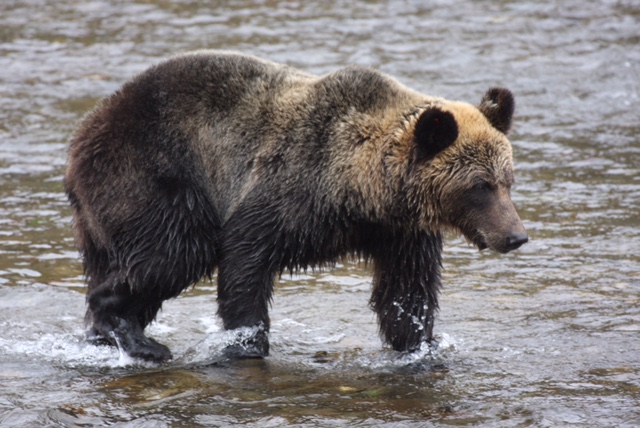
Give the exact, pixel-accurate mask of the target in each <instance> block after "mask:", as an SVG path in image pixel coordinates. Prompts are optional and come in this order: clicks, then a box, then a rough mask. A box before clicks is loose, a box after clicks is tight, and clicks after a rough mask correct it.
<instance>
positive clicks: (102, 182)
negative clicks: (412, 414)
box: [64, 51, 528, 361]
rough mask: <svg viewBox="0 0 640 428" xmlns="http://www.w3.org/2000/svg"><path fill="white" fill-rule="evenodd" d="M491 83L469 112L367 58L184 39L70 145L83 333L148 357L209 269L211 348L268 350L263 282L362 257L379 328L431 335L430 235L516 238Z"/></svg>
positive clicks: (505, 111) (164, 352) (405, 337)
mask: <svg viewBox="0 0 640 428" xmlns="http://www.w3.org/2000/svg"><path fill="white" fill-rule="evenodd" d="M513 110H514V100H513V96H512V94H511V93H510V92H509V91H508V90H507V89H502V88H493V89H490V90H489V91H488V92H487V93H486V94H485V96H484V98H483V99H482V101H481V102H480V104H479V106H478V107H474V106H472V105H470V104H467V103H462V102H453V101H448V100H445V99H442V98H436V97H431V96H425V95H422V94H420V93H418V92H415V91H413V90H411V89H409V88H407V87H405V86H403V85H402V84H400V83H399V82H397V81H396V80H395V79H393V78H392V77H390V76H387V75H385V74H383V73H381V72H378V71H376V70H373V69H369V68H362V67H348V68H345V69H342V70H339V71H336V72H334V73H330V74H327V75H325V76H320V77H318V76H314V75H311V74H307V73H304V72H301V71H298V70H296V69H294V68H291V67H288V66H286V65H281V64H276V63H273V62H269V61H266V60H262V59H259V58H256V57H253V56H248V55H243V54H238V53H232V52H219V51H199V52H194V53H189V54H185V55H181V56H177V57H174V58H171V59H169V60H167V61H165V62H162V63H160V64H158V65H156V66H153V67H151V68H150V69H148V70H147V71H145V72H143V73H142V74H140V75H138V76H136V77H135V78H133V79H132V80H131V81H129V82H128V83H126V84H125V85H124V86H123V87H122V88H121V89H120V90H118V91H117V92H116V93H115V94H113V95H111V96H109V97H107V98H106V99H104V100H103V101H102V102H101V103H100V104H99V105H98V106H97V107H96V108H95V109H94V110H93V111H91V112H90V113H89V114H88V115H87V116H86V117H85V118H84V119H83V121H82V123H81V124H80V126H79V129H78V130H77V132H76V133H75V135H74V136H73V137H72V139H71V143H70V148H69V154H68V168H67V171H66V175H65V178H64V185H65V189H66V192H67V195H68V197H69V200H70V203H71V206H72V208H73V216H74V231H75V237H76V242H77V245H78V248H79V250H80V251H81V254H82V256H83V262H84V268H85V274H86V277H87V280H88V293H87V304H88V309H87V322H88V323H89V324H90V325H91V327H90V329H89V331H88V337H89V338H91V339H95V340H102V341H106V342H108V343H110V344H112V345H116V346H118V347H120V349H122V350H123V351H124V352H126V353H127V354H128V355H130V356H132V357H137V358H141V359H144V360H150V361H165V360H168V359H170V358H171V352H170V351H169V349H168V348H167V347H166V346H164V345H162V344H160V343H158V342H156V341H155V340H153V339H151V338H149V337H147V336H145V335H144V329H145V327H146V326H147V325H148V324H149V323H150V322H151V321H153V319H154V318H155V316H156V314H157V312H158V310H159V309H160V307H161V306H162V303H163V301H165V300H167V299H170V298H172V297H176V296H177V295H178V294H180V292H182V291H183V290H184V289H185V288H187V287H189V286H190V285H192V284H194V283H196V282H197V281H198V280H200V279H201V278H203V277H211V276H212V274H213V272H214V269H216V268H217V273H218V275H217V282H218V305H219V306H218V314H219V315H220V317H221V318H222V322H223V324H224V328H225V329H236V328H240V327H256V328H255V329H254V331H255V332H256V333H255V335H254V336H253V337H251V338H250V339H247V340H244V341H241V342H238V343H237V344H235V345H232V346H230V347H229V355H232V356H237V357H262V356H266V355H267V354H268V350H269V342H268V337H267V333H268V331H269V315H268V309H269V305H270V301H271V298H272V295H273V283H274V278H275V277H276V276H277V275H280V274H281V273H283V272H285V271H294V270H296V269H305V268H307V267H323V266H327V265H331V263H333V262H334V261H336V260H338V259H340V258H342V257H345V256H353V257H357V258H362V259H365V260H368V261H370V262H372V265H373V293H372V297H371V302H370V304H371V307H372V308H373V310H374V311H375V312H376V314H377V316H378V321H379V326H380V333H381V336H382V338H383V340H384V341H385V342H386V343H388V344H390V345H391V347H392V348H393V349H395V350H397V351H412V350H416V349H417V348H419V347H420V346H421V344H422V343H423V342H429V341H431V340H432V331H433V321H434V314H435V311H436V309H437V308H438V291H439V288H440V267H441V253H442V231H443V230H446V229H450V230H456V231H459V232H461V233H462V234H464V236H465V237H466V238H467V239H468V240H469V241H471V242H472V243H473V244H475V245H476V246H477V247H478V248H479V249H481V250H482V249H484V248H487V247H488V248H490V249H492V250H495V251H498V252H501V253H506V252H508V251H511V250H514V249H516V248H518V247H520V246H521V245H522V244H523V243H525V242H526V241H527V239H528V237H527V234H526V232H525V230H524V227H523V225H522V222H521V221H520V218H519V217H518V214H517V213H516V210H515V208H514V205H513V203H512V201H511V198H510V188H511V185H512V183H513V166H512V153H511V145H510V143H509V141H508V140H507V138H506V134H507V132H508V131H509V128H510V126H511V120H512V115H513Z"/></svg>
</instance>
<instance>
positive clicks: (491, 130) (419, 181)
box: [409, 88, 528, 253]
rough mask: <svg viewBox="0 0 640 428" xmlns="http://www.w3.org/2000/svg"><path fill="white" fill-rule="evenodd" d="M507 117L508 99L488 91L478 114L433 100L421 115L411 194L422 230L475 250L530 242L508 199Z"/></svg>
mask: <svg viewBox="0 0 640 428" xmlns="http://www.w3.org/2000/svg"><path fill="white" fill-rule="evenodd" d="M513 111H514V99H513V95H512V94H511V92H510V91H509V90H507V89H503V88H492V89H490V90H489V91H488V92H487V93H486V94H485V96H484V97H483V98H482V101H481V102H480V105H479V106H477V107H475V106H472V105H470V104H466V103H461V102H451V101H445V100H438V101H437V102H435V103H433V104H432V105H430V106H428V107H426V109H425V110H424V111H422V112H421V113H420V115H419V116H418V118H417V121H416V122H415V127H414V131H413V139H412V140H413V141H412V144H413V159H412V161H411V164H412V166H411V168H410V170H411V173H410V177H409V182H412V184H413V185H410V186H409V187H410V188H412V189H414V191H415V192H416V193H414V194H413V195H410V196H412V197H413V198H415V199H414V200H417V201H419V204H420V206H421V208H420V211H421V217H422V218H421V221H422V222H423V224H426V225H429V226H431V227H436V228H441V227H444V228H450V229H454V230H457V231H460V232H462V234H463V235H464V236H465V237H466V239H467V240H469V241H470V242H472V243H473V244H475V245H476V246H477V247H478V248H479V249H480V250H482V249H485V248H490V249H492V250H494V251H498V252H500V253H507V252H509V251H511V250H515V249H516V248H518V247H520V246H521V245H522V244H524V243H525V242H527V241H528V236H527V233H526V231H525V229H524V226H523V224H522V221H521V220H520V217H519V216H518V213H517V212H516V209H515V207H514V205H513V202H512V201H511V194H510V191H511V186H512V185H513V182H514V175H513V161H512V152H511V144H510V143H509V140H508V139H507V137H506V135H507V133H508V132H509V129H510V127H511V119H512V116H513ZM410 193H413V192H411V191H410Z"/></svg>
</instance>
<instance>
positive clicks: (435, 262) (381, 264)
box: [371, 232, 442, 352]
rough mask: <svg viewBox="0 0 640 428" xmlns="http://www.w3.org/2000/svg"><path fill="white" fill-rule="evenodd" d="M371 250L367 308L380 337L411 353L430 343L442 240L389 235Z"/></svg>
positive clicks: (428, 236) (429, 236)
mask: <svg viewBox="0 0 640 428" xmlns="http://www.w3.org/2000/svg"><path fill="white" fill-rule="evenodd" d="M381 242H384V243H385V245H381V246H380V247H379V248H377V249H376V250H375V251H374V254H373V259H374V264H375V268H374V279H373V293H372V296H371V307H372V308H373V310H374V311H375V312H376V314H377V315H378V322H379V325H380V334H381V336H382V338H383V340H384V341H385V342H386V343H388V344H390V345H391V346H392V347H393V349H394V350H396V351H401V352H412V351H415V350H418V349H420V346H421V344H422V343H423V342H431V341H432V340H433V322H434V317H435V312H436V310H437V309H438V291H439V288H440V265H441V252H442V238H441V236H440V235H439V234H431V233H426V232H423V233H419V234H416V235H410V236H406V235H402V236H397V235H391V236H389V237H387V238H386V239H385V240H381Z"/></svg>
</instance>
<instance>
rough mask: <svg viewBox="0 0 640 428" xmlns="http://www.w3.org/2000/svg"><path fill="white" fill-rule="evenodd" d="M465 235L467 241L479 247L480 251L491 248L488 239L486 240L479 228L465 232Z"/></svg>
mask: <svg viewBox="0 0 640 428" xmlns="http://www.w3.org/2000/svg"><path fill="white" fill-rule="evenodd" d="M464 237H465V238H466V240H467V242H469V243H470V244H473V245H475V246H476V247H478V250H479V251H482V250H485V249H487V248H489V245H488V244H487V241H485V239H484V237H483V236H482V234H481V233H480V231H478V230H477V229H474V230H472V231H471V232H470V233H464Z"/></svg>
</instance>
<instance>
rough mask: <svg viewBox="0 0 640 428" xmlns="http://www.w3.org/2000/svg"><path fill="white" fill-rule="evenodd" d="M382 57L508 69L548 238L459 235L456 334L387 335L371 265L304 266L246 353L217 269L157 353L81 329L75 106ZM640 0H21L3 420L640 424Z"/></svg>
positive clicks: (495, 75) (6, 241) (4, 203)
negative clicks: (229, 322)
mask: <svg viewBox="0 0 640 428" xmlns="http://www.w3.org/2000/svg"><path fill="white" fill-rule="evenodd" d="M202 48H214V49H232V50H237V51H242V52H247V53H252V54H256V55H259V56H263V57H266V58H269V59H271V60H275V61H279V62H285V63H288V64H291V65H293V66H296V67H299V68H301V69H303V70H306V71H308V72H311V73H317V74H322V73H327V72H330V71H334V70H336V69H338V68H341V67H344V66H346V65H348V64H359V65H366V66H372V67H375V68H377V69H380V70H382V71H384V72H387V73H389V74H392V75H394V76H395V77H397V78H398V79H399V80H400V81H402V82H403V83H405V84H407V85H408V86H410V87H412V88H414V89H417V90H419V91H421V92H423V93H426V94H431V95H438V96H444V97H447V98H451V99H462V100H467V101H470V102H474V103H475V102H478V101H479V100H480V97H481V96H482V94H483V93H484V92H485V91H486V89H487V88H489V87H490V86H495V85H501V86H506V87H508V88H510V89H511V90H512V91H513V92H514V94H515V96H516V103H517V109H516V116H515V123H514V129H513V132H512V133H511V135H510V139H511V141H512V143H513V147H514V157H515V165H516V185H515V187H514V189H513V198H514V201H515V203H516V205H517V206H518V209H519V212H520V215H521V217H522V219H523V221H524V224H525V226H526V228H527V230H528V232H529V234H530V238H531V240H530V242H529V243H528V244H526V245H525V246H523V247H522V248H521V249H520V250H518V251H516V252H513V253H511V254H508V255H499V254H495V253H490V252H488V251H483V252H481V253H480V252H478V251H477V250H476V249H474V248H471V247H470V246H469V245H468V244H467V243H466V242H465V241H464V240H462V239H460V238H458V237H455V236H451V237H448V239H447V244H446V246H445V252H444V276H443V282H444V289H443V292H442V295H441V299H440V303H441V310H440V312H439V314H438V317H437V320H436V329H435V332H436V334H437V338H438V342H439V344H438V346H437V348H434V349H425V350H423V351H421V352H418V353H416V354H414V355H409V356H406V355H405V356H401V355H397V354H395V353H393V352H391V351H389V350H387V349H385V348H383V347H382V345H381V342H380V339H379V338H378V335H377V330H376V324H375V317H374V314H373V312H371V310H370V309H369V308H368V306H367V301H368V298H369V293H370V283H371V273H370V271H369V270H368V267H367V266H365V265H364V264H362V263H360V262H358V261H357V260H356V261H345V262H344V263H342V264H339V265H338V266H337V267H336V268H335V269H331V270H324V271H313V272H312V271H309V272H302V273H299V274H296V275H294V276H289V275H285V276H283V277H282V278H281V279H280V280H279V282H278V284H277V287H276V293H275V300H274V304H273V309H272V312H271V314H272V333H271V345H272V349H271V355H270V356H269V357H268V358H267V359H265V360H249V361H240V362H235V363H231V362H228V361H226V362H225V361H222V360H220V359H219V358H217V357H216V356H217V355H219V354H220V351H221V349H222V347H223V346H224V343H225V340H226V339H227V337H226V335H225V333H224V332H223V331H222V330H221V327H220V323H219V321H218V319H217V318H216V315H215V313H216V303H215V283H206V282H205V283H202V284H199V285H198V286H196V287H195V288H194V289H192V290H190V291H188V292H186V293H184V294H183V295H181V296H180V297H179V298H177V299H175V300H172V301H169V302H167V304H165V306H164V308H163V311H162V312H161V313H160V315H159V317H158V319H157V322H156V323H154V324H153V325H152V326H151V327H150V328H149V333H150V335H152V336H153V337H155V338H157V339H158V340H159V341H160V342H163V343H166V344H168V345H169V346H170V347H171V348H172V350H173V352H174V356H175V359H174V360H173V361H172V362H170V363H168V364H166V365H163V366H153V365H141V364H138V363H135V362H132V361H130V360H127V359H126V358H124V357H123V356H121V355H119V353H118V352H117V350H115V349H112V348H105V347H97V346H93V345H90V344H88V343H86V342H85V341H84V340H83V335H84V327H83V315H84V285H83V277H82V267H81V264H80V261H79V259H78V255H77V252H76V250H75V248H74V244H73V239H72V235H71V232H70V222H71V214H70V210H69V208H68V204H67V202H66V199H65V196H64V193H63V190H62V175H63V171H64V164H65V159H66V153H65V150H66V149H65V147H66V141H67V139H68V138H69V135H70V134H71V133H72V132H73V129H74V127H75V126H76V124H77V122H78V120H79V119H80V118H81V117H82V115H83V114H84V113H85V112H86V111H88V109H90V108H91V107H92V106H93V105H95V103H96V102H97V101H98V100H99V99H100V98H101V97H103V96H106V95H108V94H110V93H111V92H113V91H115V90H116V89H117V88H118V87H119V86H120V85H121V84H122V83H123V82H124V81H126V80H127V79H128V78H130V77H131V76H132V75H134V74H136V73H138V72H140V71H142V70H144V69H145V68H147V67H148V66H149V65H151V64H153V63H157V62H158V61H160V60H161V59H163V58H166V57H168V56H171V55H173V54H176V53H180V52H184V51H188V50H194V49H202ZM639 135H640V5H639V4H638V2H635V1H633V0H626V1H625V0H592V1H583V0H563V1H538V0H536V1H491V2H489V1H472V0H455V1H452V2H447V1H433V2H422V1H415V0H414V1H411V0H406V1H399V0H389V1H362V2H353V1H345V0H341V1H335V2H321V1H316V2H313V1H309V2H296V1H278V0H263V1H241V0H237V1H231V2H223V1H211V2H204V1H195V0H181V1H155V0H138V1H132V2H120V1H111V2H110V1H99V0H95V1H75V0H73V1H72V0H58V1H55V2H44V1H41V0H21V1H17V0H4V1H2V3H0V426H2V427H41V426H63V427H75V426H84V427H89V426H117V427H145V428H146V427H210V426H212V427H218V426H221V427H222V426H234V425H242V426H247V427H252V426H255V427H281V426H295V427H339V426H349V427H351V426H358V427H379V426H383V427H446V426H480V427H586V426H588V427H637V426H640V137H639Z"/></svg>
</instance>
